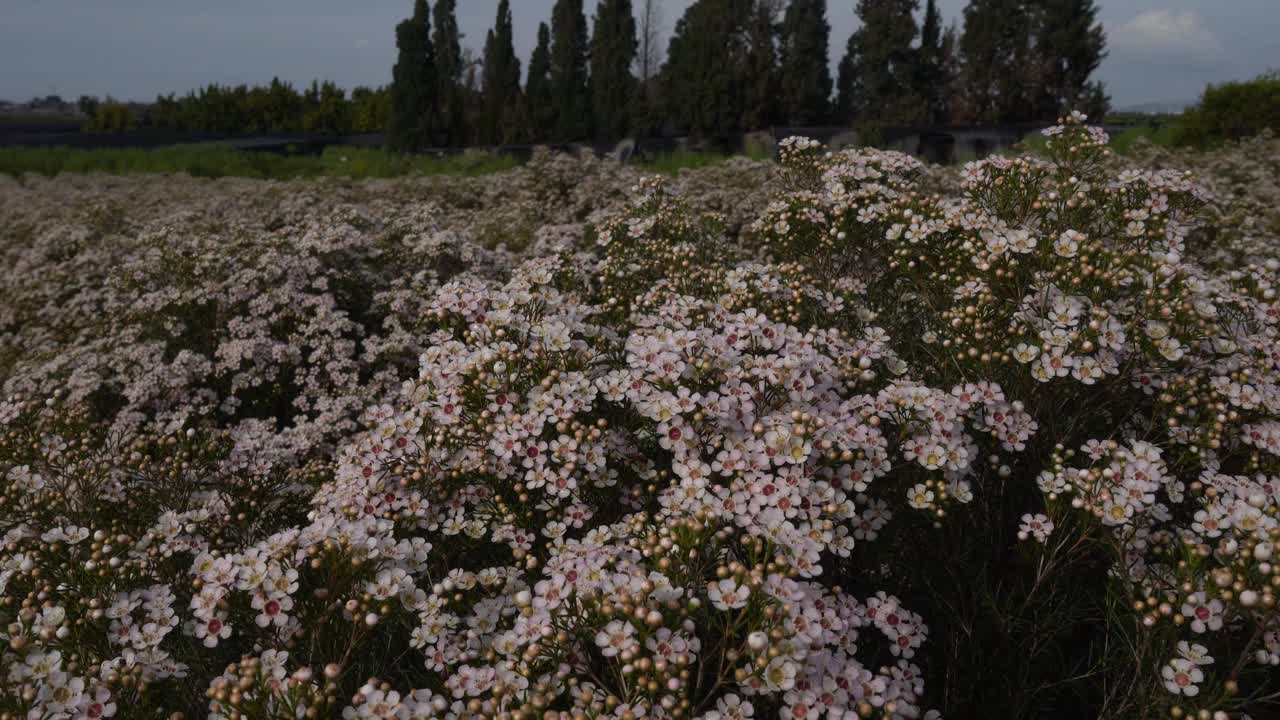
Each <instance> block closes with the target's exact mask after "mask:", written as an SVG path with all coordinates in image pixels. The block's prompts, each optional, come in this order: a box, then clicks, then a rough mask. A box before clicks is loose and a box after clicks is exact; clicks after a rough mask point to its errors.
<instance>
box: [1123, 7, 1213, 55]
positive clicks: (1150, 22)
mask: <svg viewBox="0 0 1280 720" xmlns="http://www.w3.org/2000/svg"><path fill="white" fill-rule="evenodd" d="M1111 39H1112V42H1114V43H1115V44H1116V45H1117V46H1120V47H1124V48H1128V49H1132V50H1137V51H1140V52H1145V53H1159V54H1165V53H1169V54H1179V55H1181V54H1197V55H1211V54H1214V53H1217V52H1218V51H1219V50H1221V49H1222V43H1221V42H1220V41H1219V40H1218V37H1217V36H1216V35H1214V34H1213V32H1212V31H1211V30H1209V29H1208V28H1206V27H1204V24H1203V20H1202V19H1201V18H1200V14H1199V13H1197V12H1195V11H1194V10H1186V11H1183V12H1177V11H1173V10H1145V11H1143V12H1140V13H1138V14H1137V15H1136V16H1135V17H1134V18H1133V19H1132V20H1130V21H1129V22H1127V23H1125V24H1123V25H1121V26H1120V27H1119V28H1117V29H1115V30H1113V31H1112V32H1111Z"/></svg>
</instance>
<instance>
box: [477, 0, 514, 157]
mask: <svg viewBox="0 0 1280 720" xmlns="http://www.w3.org/2000/svg"><path fill="white" fill-rule="evenodd" d="M511 25H512V23H511V4H510V2H509V1H508V0H500V1H499V2H498V17H497V19H495V20H494V24H493V29H492V30H490V31H489V35H488V37H486V38H485V43H484V112H483V113H482V114H481V137H482V142H485V143H489V144H494V145H497V144H501V143H510V142H515V140H516V138H517V137H518V136H519V133H520V132H521V127H520V125H521V122H520V118H519V112H520V108H521V106H522V103H521V100H520V59H519V58H517V57H516V51H515V47H514V45H513V43H512V26H511Z"/></svg>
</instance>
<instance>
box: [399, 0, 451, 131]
mask: <svg viewBox="0 0 1280 720" xmlns="http://www.w3.org/2000/svg"><path fill="white" fill-rule="evenodd" d="M396 48H397V51H398V55H397V58H396V64H395V66H394V67H392V68H391V117H390V118H389V121H390V122H389V123H388V126H387V145H388V146H389V147H391V148H392V149H395V150H400V151H409V152H412V151H416V150H421V149H423V148H426V147H429V146H430V145H431V143H432V141H433V139H434V137H433V136H434V127H435V123H434V121H433V114H434V112H435V110H436V99H437V97H438V93H437V89H438V87H439V75H437V73H436V64H435V50H434V48H433V46H432V43H431V17H430V9H429V8H428V7H427V0H415V2H414V4H413V16H412V17H410V18H409V19H408V20H405V21H403V22H401V23H400V24H399V25H397V26H396Z"/></svg>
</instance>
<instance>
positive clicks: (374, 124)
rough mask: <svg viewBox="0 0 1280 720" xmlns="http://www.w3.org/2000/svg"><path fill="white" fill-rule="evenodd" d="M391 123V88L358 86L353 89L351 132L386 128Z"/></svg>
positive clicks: (374, 130) (375, 130)
mask: <svg viewBox="0 0 1280 720" xmlns="http://www.w3.org/2000/svg"><path fill="white" fill-rule="evenodd" d="M390 123H391V91H390V88H385V87H380V88H367V87H356V88H353V89H352V90H351V132H355V133H371V132H377V131H379V130H386V129H387V127H388V126H389V125H390Z"/></svg>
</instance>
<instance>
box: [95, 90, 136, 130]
mask: <svg viewBox="0 0 1280 720" xmlns="http://www.w3.org/2000/svg"><path fill="white" fill-rule="evenodd" d="M91 108H92V113H91V114H90V115H89V119H88V121H86V122H85V124H84V130H85V132H127V131H129V130H136V129H137V127H138V119H137V117H136V116H135V115H134V114H133V111H132V110H131V109H130V108H129V106H128V105H126V104H125V103H122V102H117V101H115V100H112V99H111V98H107V99H106V100H104V101H102V102H97V101H95V102H93V103H92V106H91Z"/></svg>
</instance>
